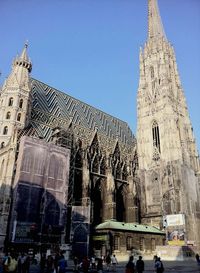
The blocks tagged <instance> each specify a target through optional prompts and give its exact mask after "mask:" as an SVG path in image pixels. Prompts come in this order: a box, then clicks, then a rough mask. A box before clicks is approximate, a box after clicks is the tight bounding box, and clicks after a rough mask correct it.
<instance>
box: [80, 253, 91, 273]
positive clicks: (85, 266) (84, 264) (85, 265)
mask: <svg viewBox="0 0 200 273" xmlns="http://www.w3.org/2000/svg"><path fill="white" fill-rule="evenodd" d="M89 267H90V261H89V260H88V257H87V256H85V257H84V258H83V260H82V270H83V273H87V272H88V269H89Z"/></svg>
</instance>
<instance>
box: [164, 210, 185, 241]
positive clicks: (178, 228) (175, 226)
mask: <svg viewBox="0 0 200 273" xmlns="http://www.w3.org/2000/svg"><path fill="white" fill-rule="evenodd" d="M164 222H165V227H166V234H167V242H168V245H174V246H183V245H185V239H186V238H185V215H184V214H169V215H166V216H165V217H164Z"/></svg>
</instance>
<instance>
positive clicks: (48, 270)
mask: <svg viewBox="0 0 200 273" xmlns="http://www.w3.org/2000/svg"><path fill="white" fill-rule="evenodd" d="M46 267H47V268H46V273H53V271H54V260H53V257H52V256H51V255H48V257H47V261H46Z"/></svg>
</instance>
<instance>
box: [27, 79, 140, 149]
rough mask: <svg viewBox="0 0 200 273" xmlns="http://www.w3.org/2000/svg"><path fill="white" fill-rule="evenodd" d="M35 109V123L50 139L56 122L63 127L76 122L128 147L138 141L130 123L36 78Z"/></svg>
mask: <svg viewBox="0 0 200 273" xmlns="http://www.w3.org/2000/svg"><path fill="white" fill-rule="evenodd" d="M31 84H32V96H33V107H32V114H31V123H32V126H33V127H34V128H37V131H39V132H40V134H41V135H42V136H43V137H44V138H46V139H49V138H50V136H51V132H52V129H53V128H52V126H51V124H53V123H60V124H61V126H62V125H63V127H64V124H67V122H68V123H69V121H71V122H72V124H75V125H76V124H77V125H80V126H82V127H84V128H88V129H91V130H93V131H94V130H95V128H98V132H99V133H101V134H104V135H106V136H107V137H110V138H116V137H118V139H119V140H120V141H121V142H123V143H126V144H129V145H132V144H133V143H134V142H135V138H134V135H133V133H132V131H131V129H130V127H129V126H128V124H127V123H126V122H124V121H122V120H120V119H118V118H116V117H113V116H111V115H109V114H106V113H104V112H103V111H101V110H99V109H97V108H94V107H93V106H90V105H88V104H86V103H84V102H82V101H80V100H78V99H75V98H73V97H71V96H70V95H68V94H66V93H64V92H61V91H59V90H57V89H55V88H53V87H50V86H49V85H47V84H45V83H42V82H40V81H38V80H36V79H33V78H32V79H31ZM60 124H59V125H60Z"/></svg>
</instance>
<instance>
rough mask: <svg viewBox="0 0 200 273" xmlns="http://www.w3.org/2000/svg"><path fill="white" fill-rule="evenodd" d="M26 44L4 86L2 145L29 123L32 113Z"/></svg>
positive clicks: (0, 97)
mask: <svg viewBox="0 0 200 273" xmlns="http://www.w3.org/2000/svg"><path fill="white" fill-rule="evenodd" d="M27 47H28V44H27V43H26V44H25V46H24V49H23V50H22V53H21V55H20V56H17V57H16V58H15V59H14V61H13V64H12V71H11V73H10V75H9V76H8V78H7V80H5V83H4V85H3V88H2V91H1V95H0V106H1V107H0V145H1V143H3V144H2V145H3V146H5V145H7V144H8V143H9V141H10V139H11V137H12V136H13V133H14V131H15V130H17V129H23V128H24V127H26V126H27V125H28V123H29V116H30V112H31V92H30V91H31V86H30V78H29V73H30V72H31V70H32V63H31V61H30V59H29V58H28V55H27Z"/></svg>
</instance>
